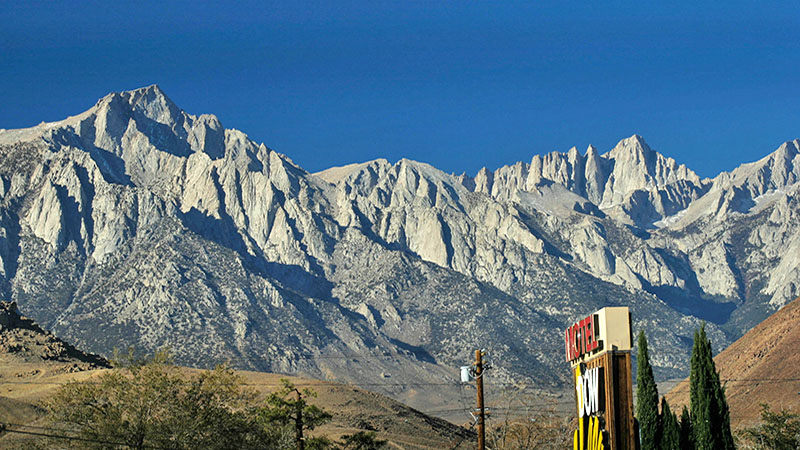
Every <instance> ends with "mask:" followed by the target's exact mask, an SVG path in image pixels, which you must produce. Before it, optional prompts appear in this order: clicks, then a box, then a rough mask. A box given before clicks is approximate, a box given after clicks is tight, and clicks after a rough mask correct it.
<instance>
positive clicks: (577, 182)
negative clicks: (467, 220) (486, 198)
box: [474, 135, 707, 227]
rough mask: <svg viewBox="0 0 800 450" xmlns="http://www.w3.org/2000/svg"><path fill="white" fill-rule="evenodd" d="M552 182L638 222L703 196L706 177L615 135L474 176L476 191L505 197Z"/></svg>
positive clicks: (652, 219) (637, 140)
mask: <svg viewBox="0 0 800 450" xmlns="http://www.w3.org/2000/svg"><path fill="white" fill-rule="evenodd" d="M550 183H555V184H558V185H561V186H563V187H565V188H567V189H568V190H570V191H572V192H574V193H576V194H578V195H580V196H582V197H584V198H586V199H587V200H589V201H590V202H592V203H593V204H595V205H597V206H598V207H599V208H600V209H601V210H603V211H605V212H606V213H608V214H611V215H613V216H614V217H615V218H616V219H618V220H622V221H624V222H626V223H631V224H634V225H637V226H642V227H651V226H652V224H653V223H654V222H657V221H658V220H660V219H662V218H664V217H667V216H671V215H673V214H675V213H677V212H678V211H681V210H683V209H684V208H686V207H687V206H688V205H689V203H690V202H691V201H693V200H695V199H697V198H698V197H700V196H702V195H703V193H704V192H705V191H706V190H707V183H706V182H704V181H702V180H700V178H699V177H698V176H697V174H695V173H694V172H692V171H691V170H690V169H688V168H687V167H686V166H684V165H679V164H678V163H677V162H675V160H674V159H672V158H668V157H665V156H663V155H661V154H660V153H658V152H655V151H653V150H652V149H651V148H650V147H649V146H648V145H647V143H645V142H644V139H642V138H641V136H637V135H634V136H631V137H630V138H628V139H623V140H622V141H620V142H619V143H618V144H617V146H616V147H614V148H613V149H612V150H611V151H609V152H608V153H606V154H604V155H602V156H601V155H599V154H598V152H597V149H595V148H594V147H592V146H590V147H589V149H588V150H587V151H586V154H585V155H581V154H580V153H579V152H578V149H576V148H575V147H573V148H571V149H570V150H569V151H568V152H566V153H559V152H552V153H548V154H546V155H536V156H534V157H533V159H532V160H531V163H530V164H524V163H517V164H515V165H513V166H507V167H502V168H500V169H498V170H497V171H496V172H494V173H491V174H490V173H489V172H488V171H486V170H482V171H481V172H480V173H479V174H478V176H476V178H475V180H474V184H475V186H476V187H475V190H476V191H477V192H484V193H489V194H491V195H492V196H493V197H495V198H497V199H500V200H507V199H509V198H511V197H512V196H513V193H514V192H515V191H531V190H534V189H536V187H537V186H540V185H542V184H550Z"/></svg>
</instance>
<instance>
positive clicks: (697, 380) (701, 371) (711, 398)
mask: <svg viewBox="0 0 800 450" xmlns="http://www.w3.org/2000/svg"><path fill="white" fill-rule="evenodd" d="M690 385H691V387H690V390H691V394H690V399H691V420H692V431H693V441H694V445H695V448H696V449H698V450H732V449H733V448H734V442H733V434H732V433H731V423H730V411H729V409H728V402H727V400H726V399H725V390H724V389H723V388H722V385H721V384H720V379H719V373H718V372H717V369H716V366H715V364H714V358H713V356H712V352H711V342H710V341H709V340H708V337H707V336H706V326H705V324H703V325H702V326H701V327H700V331H695V334H694V346H693V348H692V363H691V374H690Z"/></svg>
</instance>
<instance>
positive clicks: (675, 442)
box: [659, 397, 682, 450]
mask: <svg viewBox="0 0 800 450" xmlns="http://www.w3.org/2000/svg"><path fill="white" fill-rule="evenodd" d="M659 423H660V424H661V442H660V443H659V448H660V449H661V450H681V449H682V447H681V428H680V425H678V417H677V416H676V415H675V413H673V412H672V411H671V410H670V409H669V403H667V399H666V397H661V416H660V420H659Z"/></svg>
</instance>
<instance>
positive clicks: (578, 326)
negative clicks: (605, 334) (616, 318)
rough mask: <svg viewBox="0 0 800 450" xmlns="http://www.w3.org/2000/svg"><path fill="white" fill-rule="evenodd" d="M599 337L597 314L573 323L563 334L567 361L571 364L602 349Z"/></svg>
mask: <svg viewBox="0 0 800 450" xmlns="http://www.w3.org/2000/svg"><path fill="white" fill-rule="evenodd" d="M599 337H600V321H599V320H598V319H597V314H590V315H589V316H588V317H586V318H585V319H583V320H581V321H579V322H575V323H574V324H573V325H572V326H571V327H569V328H567V330H566V331H565V332H564V344H565V346H566V356H567V361H568V362H572V361H575V360H576V359H578V358H580V357H581V356H583V355H587V354H590V353H593V352H595V351H598V350H602V349H603V341H601V340H599Z"/></svg>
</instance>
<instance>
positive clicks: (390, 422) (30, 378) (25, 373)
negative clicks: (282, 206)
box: [0, 302, 474, 449]
mask: <svg viewBox="0 0 800 450" xmlns="http://www.w3.org/2000/svg"><path fill="white" fill-rule="evenodd" d="M107 370H115V369H111V368H110V364H109V363H108V361H106V360H104V359H102V358H100V357H98V356H95V355H90V354H86V353H83V352H81V351H79V350H77V349H75V348H74V347H72V346H71V345H69V344H67V343H65V342H63V341H61V340H60V339H58V338H56V337H55V336H53V335H52V334H50V333H48V332H46V331H44V330H42V329H41V328H40V327H39V326H38V325H36V324H35V323H34V322H33V321H31V320H29V319H27V318H25V317H24V316H21V315H19V312H18V311H17V309H16V305H15V304H13V303H8V302H0V422H3V423H6V424H16V425H28V426H30V425H33V426H42V425H46V424H45V423H44V422H43V421H42V416H43V414H44V409H43V408H42V407H41V406H40V405H41V402H42V401H43V400H44V399H45V398H46V397H48V396H49V395H51V394H52V393H53V392H55V391H56V389H58V387H59V386H60V385H61V384H63V383H65V382H67V381H72V380H88V379H91V378H94V377H97V376H98V375H100V374H101V373H103V372H105V371H107ZM182 370H183V372H184V373H185V374H186V376H191V375H192V374H196V373H197V372H199V371H198V370H196V369H189V368H186V369H182ZM238 373H239V374H240V375H242V376H243V377H244V378H245V384H246V385H247V386H249V387H251V388H253V389H255V390H257V391H259V392H261V393H268V392H271V391H273V390H277V389H279V388H280V387H281V378H288V379H289V380H290V381H291V382H292V383H294V384H295V385H296V386H298V387H303V388H305V387H308V388H311V389H313V390H314V391H316V392H317V394H318V397H317V398H316V399H314V400H313V403H314V404H316V405H317V406H320V407H322V408H323V409H325V410H327V411H329V412H330V413H332V414H333V420H332V421H331V422H330V423H328V424H326V425H324V426H323V427H321V428H319V429H317V430H315V433H319V434H324V435H326V436H328V437H330V438H334V439H335V438H338V437H340V436H341V435H343V434H352V433H355V432H357V431H360V430H366V431H375V432H377V434H378V437H379V438H380V439H386V440H388V441H389V443H390V448H403V449H449V448H453V447H454V446H455V444H457V443H459V442H460V443H461V446H460V447H459V448H467V447H468V446H469V445H470V443H471V442H472V441H473V440H474V433H472V432H469V431H467V430H466V429H464V428H462V427H459V426H456V425H453V424H452V423H450V422H447V421H445V420H443V419H439V418H434V417H430V416H427V415H425V414H423V413H421V412H419V411H416V410H414V409H412V408H409V407H408V406H406V405H403V404H402V403H399V402H397V401H394V400H392V399H390V398H388V397H385V396H383V395H379V394H375V393H372V392H369V391H365V390H361V389H357V388H354V387H351V386H346V385H341V384H335V383H329V382H324V381H318V380H311V379H305V378H298V377H288V376H284V375H277V374H269V373H262V372H248V371H241V372H238ZM9 428H11V426H9ZM17 428H18V429H21V428H20V427H17ZM25 429H28V430H36V429H35V428H25ZM21 439H22V441H21ZM24 439H26V437H25V436H22V435H20V434H14V433H0V448H7V447H11V446H16V445H20V443H21V442H22V444H21V445H23V446H24V445H25V444H24Z"/></svg>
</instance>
